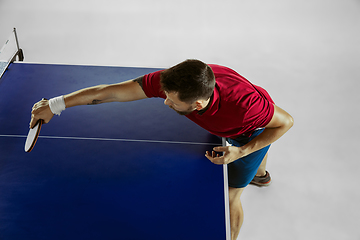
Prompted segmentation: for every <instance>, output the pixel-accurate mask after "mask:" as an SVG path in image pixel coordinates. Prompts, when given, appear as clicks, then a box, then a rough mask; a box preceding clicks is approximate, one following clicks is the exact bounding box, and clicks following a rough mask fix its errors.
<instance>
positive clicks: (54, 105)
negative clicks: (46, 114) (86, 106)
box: [49, 96, 65, 116]
mask: <svg viewBox="0 0 360 240" xmlns="http://www.w3.org/2000/svg"><path fill="white" fill-rule="evenodd" d="M49 107H50V110H51V112H52V113H53V114H56V115H58V116H60V114H61V112H62V111H64V110H65V100H64V96H59V97H55V98H52V99H50V100H49Z"/></svg>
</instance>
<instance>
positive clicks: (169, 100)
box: [164, 92, 196, 115]
mask: <svg viewBox="0 0 360 240" xmlns="http://www.w3.org/2000/svg"><path fill="white" fill-rule="evenodd" d="M165 95H166V99H165V101H164V104H165V105H167V106H169V108H171V109H173V110H174V111H175V112H177V113H178V114H180V115H187V114H190V113H192V112H193V111H194V110H196V104H195V103H194V104H188V103H185V102H182V101H180V100H179V98H178V93H174V92H170V93H168V92H165Z"/></svg>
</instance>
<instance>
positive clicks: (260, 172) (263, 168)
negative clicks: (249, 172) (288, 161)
mask: <svg viewBox="0 0 360 240" xmlns="http://www.w3.org/2000/svg"><path fill="white" fill-rule="evenodd" d="M267 157H268V154H267V153H266V155H265V157H264V159H263V160H262V162H261V164H260V167H259V168H258V170H257V173H256V175H255V176H257V177H262V176H265V175H266V162H267Z"/></svg>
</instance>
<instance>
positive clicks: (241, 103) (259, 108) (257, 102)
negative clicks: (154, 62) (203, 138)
mask: <svg viewBox="0 0 360 240" xmlns="http://www.w3.org/2000/svg"><path fill="white" fill-rule="evenodd" d="M209 66H210V67H211V69H212V70H213V72H214V75H215V79H216V85H215V90H214V95H213V96H212V99H211V101H210V102H209V105H208V108H207V109H206V111H205V112H202V113H201V111H200V113H199V112H198V111H194V112H192V113H190V114H188V115H186V117H187V118H189V119H190V120H192V121H194V122H195V123H196V124H198V125H199V126H201V127H203V128H204V129H206V130H208V131H209V132H210V133H212V134H214V135H217V136H220V137H228V138H236V137H237V136H240V135H245V136H250V135H251V134H252V132H253V131H254V130H256V129H257V128H262V127H265V126H266V125H267V124H268V123H269V122H270V120H271V118H272V116H273V114H274V102H273V100H272V99H271V97H270V95H269V94H268V93H267V92H266V91H265V90H264V89H263V88H261V87H259V86H255V85H253V84H251V83H250V82H249V81H248V80H247V79H245V78H244V77H242V76H241V75H239V74H238V73H237V72H235V71H234V70H232V69H230V68H227V67H223V66H219V65H213V64H209ZM160 72H161V71H157V72H153V73H150V74H147V75H145V76H144V77H143V89H144V92H145V94H146V96H147V97H149V98H151V97H160V98H164V99H165V98H166V95H165V94H164V93H163V92H162V91H161V85H160Z"/></svg>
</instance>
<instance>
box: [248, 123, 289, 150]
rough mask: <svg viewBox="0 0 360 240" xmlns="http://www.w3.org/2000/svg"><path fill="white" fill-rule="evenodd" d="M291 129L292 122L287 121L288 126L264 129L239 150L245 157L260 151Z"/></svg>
mask: <svg viewBox="0 0 360 240" xmlns="http://www.w3.org/2000/svg"><path fill="white" fill-rule="evenodd" d="M291 127H292V122H290V121H289V123H288V124H286V125H284V126H281V127H277V128H265V129H264V131H263V132H262V133H261V134H259V135H258V136H256V137H255V138H254V139H253V140H251V141H250V142H249V143H247V144H246V145H244V146H242V147H241V148H242V149H243V151H245V152H246V155H249V154H250V153H253V152H256V151H257V150H260V149H262V148H264V147H266V146H268V145H270V144H272V143H273V142H275V141H276V140H278V139H279V138H280V137H281V136H283V135H284V134H285V133H286V132H287V131H288V130H289V129H290V128H291Z"/></svg>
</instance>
